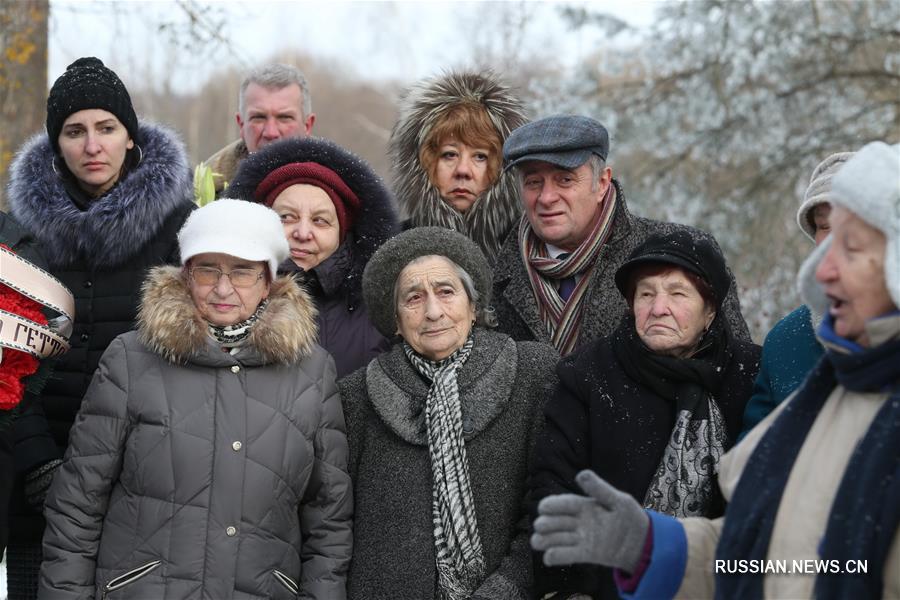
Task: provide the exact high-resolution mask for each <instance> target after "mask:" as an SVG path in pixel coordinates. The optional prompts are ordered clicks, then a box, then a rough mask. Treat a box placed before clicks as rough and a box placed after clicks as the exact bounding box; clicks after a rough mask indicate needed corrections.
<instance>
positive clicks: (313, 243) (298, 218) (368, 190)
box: [225, 138, 400, 377]
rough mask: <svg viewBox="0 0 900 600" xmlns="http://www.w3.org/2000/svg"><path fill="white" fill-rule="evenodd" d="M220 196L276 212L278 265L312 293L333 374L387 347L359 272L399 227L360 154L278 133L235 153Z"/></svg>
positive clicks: (386, 197)
mask: <svg viewBox="0 0 900 600" xmlns="http://www.w3.org/2000/svg"><path fill="white" fill-rule="evenodd" d="M225 195H226V196H228V197H230V198H240V199H244V200H253V201H256V202H261V203H263V204H266V205H267V206H269V207H271V208H272V209H273V210H274V211H275V212H277V213H278V215H279V217H280V218H281V223H282V225H283V226H284V234H285V237H286V238H287V240H288V244H289V246H290V249H291V256H290V258H289V259H288V260H286V261H285V262H284V263H283V264H282V265H281V267H280V268H279V272H282V273H297V275H298V277H299V278H300V280H301V281H302V282H303V283H304V284H305V287H306V288H307V290H308V291H309V293H310V294H311V295H312V296H313V298H314V300H315V302H316V307H317V308H318V310H319V315H318V325H319V344H320V345H321V346H322V347H324V348H325V349H326V350H328V351H329V352H330V353H331V355H332V356H333V357H334V360H335V365H336V366H337V376H338V377H343V376H344V375H346V374H348V373H351V372H352V371H354V370H356V369H357V368H359V367H362V366H365V365H367V364H368V363H369V361H370V360H371V359H372V358H374V357H375V356H376V355H378V354H380V353H381V352H383V351H384V350H387V349H388V348H389V347H390V344H389V342H388V340H386V339H385V338H384V337H383V336H382V335H381V334H380V333H379V332H378V330H377V329H375V327H374V326H373V325H372V323H371V322H370V320H369V317H368V313H367V311H366V308H365V306H364V304H363V299H362V273H363V270H364V269H365V266H366V263H368V262H369V258H370V257H371V256H372V254H374V253H375V251H376V250H377V249H378V248H379V247H380V246H381V244H383V243H384V242H385V241H387V240H388V239H390V238H391V237H393V236H394V235H396V234H397V233H398V232H399V230H400V226H399V222H398V219H397V214H396V212H395V210H394V202H393V199H392V198H391V194H390V192H389V191H388V190H387V188H386V187H385V185H384V183H383V182H382V181H381V179H380V178H379V177H378V176H377V175H376V174H375V173H374V172H373V171H372V169H371V167H369V165H368V164H366V163H365V161H363V160H362V159H361V158H359V157H357V156H355V155H353V154H351V153H350V152H348V151H346V150H344V149H343V148H341V147H340V146H337V145H336V144H334V143H332V142H329V141H327V140H323V139H319V138H303V139H288V140H283V141H280V142H276V143H274V144H270V145H269V146H266V147H265V148H263V149H261V150H259V151H258V152H254V153H253V154H252V155H250V156H249V157H247V158H246V159H245V160H243V161H242V162H241V166H240V169H239V170H238V172H237V174H236V175H235V178H234V180H233V181H232V183H231V185H230V186H229V187H228V190H227V191H226V193H225Z"/></svg>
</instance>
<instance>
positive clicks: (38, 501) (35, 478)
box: [23, 458, 62, 511]
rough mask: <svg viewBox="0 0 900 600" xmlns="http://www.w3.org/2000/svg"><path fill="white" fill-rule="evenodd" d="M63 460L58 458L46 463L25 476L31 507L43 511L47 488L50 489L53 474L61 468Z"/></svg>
mask: <svg viewBox="0 0 900 600" xmlns="http://www.w3.org/2000/svg"><path fill="white" fill-rule="evenodd" d="M61 464H62V461H61V460H59V459H58V458H55V459H53V460H51V461H50V462H47V463H44V464H43V465H41V466H40V467H38V468H36V469H34V470H33V471H31V472H30V473H28V474H27V475H26V476H25V482H24V486H23V487H24V492H25V500H26V502H28V505H29V506H31V508H33V509H35V510H37V511H41V510H43V508H44V499H46V497H47V490H49V489H50V483H51V482H52V481H53V474H54V473H56V470H57V469H58V468H59V465H61Z"/></svg>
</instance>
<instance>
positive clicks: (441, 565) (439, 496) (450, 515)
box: [403, 336, 484, 600]
mask: <svg viewBox="0 0 900 600" xmlns="http://www.w3.org/2000/svg"><path fill="white" fill-rule="evenodd" d="M472 345H473V342H472V338H471V336H470V337H469V339H468V340H466V343H465V344H463V346H462V348H460V349H459V350H457V351H456V352H454V353H453V354H451V355H450V356H448V357H447V358H445V359H444V360H442V361H440V362H431V361H430V360H427V359H425V358H423V357H422V356H421V355H419V354H417V353H416V352H415V350H413V349H412V348H411V347H410V346H409V344H406V343H404V344H403V351H404V352H405V353H406V357H407V358H408V359H409V362H410V363H412V365H413V367H414V368H415V369H416V370H417V371H418V372H419V373H421V374H422V375H423V376H424V377H425V378H427V379H428V380H429V381H431V387H430V388H428V396H427V397H426V399H425V423H426V426H427V430H428V451H429V453H430V455H431V474H432V516H433V519H434V544H435V548H436V551H437V552H436V556H437V572H438V587H439V592H440V596H441V598H444V599H447V600H463V599H465V598H468V597H469V596H471V595H472V592H474V591H475V589H476V588H477V587H478V585H479V583H480V582H481V581H482V579H483V577H484V552H483V550H482V547H481V536H480V535H479V534H478V519H477V518H476V516H475V502H474V500H473V498H472V486H471V481H470V480H469V460H468V458H467V457H466V447H465V442H464V440H463V432H462V409H461V407H460V401H459V387H458V383H457V371H458V370H459V368H460V367H461V366H462V365H463V363H465V362H466V359H467V358H469V354H470V353H471V351H472Z"/></svg>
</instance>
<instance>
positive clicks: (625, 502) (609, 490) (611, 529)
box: [531, 471, 650, 573]
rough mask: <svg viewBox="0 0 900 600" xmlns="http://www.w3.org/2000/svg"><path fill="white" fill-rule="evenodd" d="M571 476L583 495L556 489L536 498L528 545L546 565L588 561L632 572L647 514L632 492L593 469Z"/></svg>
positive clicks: (644, 532)
mask: <svg viewBox="0 0 900 600" xmlns="http://www.w3.org/2000/svg"><path fill="white" fill-rule="evenodd" d="M575 481H576V482H577V483H578V485H579V486H580V487H581V489H582V490H584V492H585V494H587V495H586V496H578V495H576V494H557V495H554V496H547V497H546V498H544V499H543V500H541V502H540V504H538V513H539V516H538V518H537V519H535V521H534V534H533V535H532V536H531V547H532V548H534V549H535V550H543V551H544V564H545V565H547V566H548V567H554V566H560V565H569V564H573V563H593V564H598V565H605V566H608V567H615V568H617V569H621V570H622V571H625V572H627V573H631V572H633V571H634V569H635V567H637V565H638V562H639V561H640V558H641V553H642V552H643V548H644V543H645V541H646V537H647V528H648V527H649V526H650V517H648V516H647V513H646V512H644V509H643V508H641V506H640V505H639V504H638V503H637V502H636V501H635V500H634V498H632V497H631V496H629V495H628V494H625V493H623V492H620V491H619V490H617V489H616V488H614V487H612V486H611V485H609V484H608V483H606V482H605V481H604V480H603V479H601V478H600V477H598V476H597V475H596V474H595V473H594V472H593V471H581V472H580V473H579V474H578V475H577V476H576V477H575Z"/></svg>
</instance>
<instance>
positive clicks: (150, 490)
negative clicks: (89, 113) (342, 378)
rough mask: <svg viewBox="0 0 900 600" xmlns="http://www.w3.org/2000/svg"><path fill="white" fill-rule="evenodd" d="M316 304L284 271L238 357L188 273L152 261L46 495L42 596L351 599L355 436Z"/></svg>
mask: <svg viewBox="0 0 900 600" xmlns="http://www.w3.org/2000/svg"><path fill="white" fill-rule="evenodd" d="M314 310H315V309H314V308H313V307H312V304H311V302H310V300H309V297H308V296H307V295H306V293H305V292H303V291H302V290H300V288H298V287H297V285H296V284H295V283H294V282H293V281H292V280H290V279H287V278H282V279H278V280H276V281H275V282H273V284H272V287H271V291H270V295H269V305H268V307H267V308H266V310H265V311H264V312H263V313H262V315H261V317H260V319H259V321H257V323H256V324H255V325H254V327H253V329H252V333H251V335H250V337H249V338H248V343H247V344H246V345H245V346H243V347H242V348H241V349H240V350H238V351H237V352H236V353H234V354H230V353H227V352H223V351H222V349H221V348H219V347H218V346H217V345H216V344H215V343H213V341H212V338H210V337H209V336H208V334H207V332H206V326H205V323H204V322H203V321H202V320H201V319H200V318H199V316H198V315H197V312H196V310H195V309H194V305H193V302H192V301H191V299H190V295H189V293H188V289H187V286H186V285H185V283H184V280H183V279H182V277H181V275H180V270H179V269H177V268H174V267H158V268H156V269H154V270H153V271H151V273H150V276H149V277H148V279H147V281H146V283H145V284H144V296H143V300H142V305H141V311H140V315H139V327H138V331H137V332H130V333H126V334H123V335H121V336H119V337H118V338H116V339H115V340H114V341H113V343H112V344H111V345H110V347H109V349H108V350H107V351H106V353H105V354H104V356H103V358H102V359H101V361H100V367H99V369H98V371H97V373H96V374H95V376H94V379H93V381H92V383H91V386H90V388H89V390H88V392H87V395H86V397H85V400H84V403H83V405H82V408H81V411H80V413H79V415H78V418H77V420H76V422H75V425H74V426H73V428H72V433H71V444H70V446H69V449H68V451H67V453H66V458H65V462H64V463H63V465H62V466H61V467H60V469H59V472H58V473H57V475H56V477H55V478H54V481H53V485H52V487H51V490H50V493H49V495H48V497H47V503H46V508H45V516H46V519H47V530H46V533H45V536H44V563H43V565H42V568H41V581H40V592H39V596H40V597H41V598H110V599H114V598H156V599H162V598H210V599H215V600H225V599H228V598H296V597H301V598H322V599H325V598H328V599H334V598H337V599H340V598H344V597H345V595H346V586H345V580H346V573H347V569H348V565H349V562H350V555H351V548H352V532H351V525H352V523H351V518H352V512H353V505H352V502H353V500H352V490H351V486H350V478H349V476H348V474H347V454H348V450H347V439H346V436H345V429H344V417H343V413H342V411H341V405H340V400H339V396H338V392H337V388H336V386H335V382H334V363H333V361H332V360H331V358H330V357H329V356H328V354H327V353H326V352H325V351H324V350H322V349H321V348H320V347H318V346H317V345H316V344H315V335H316V330H315V319H314V314H315V312H314Z"/></svg>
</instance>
